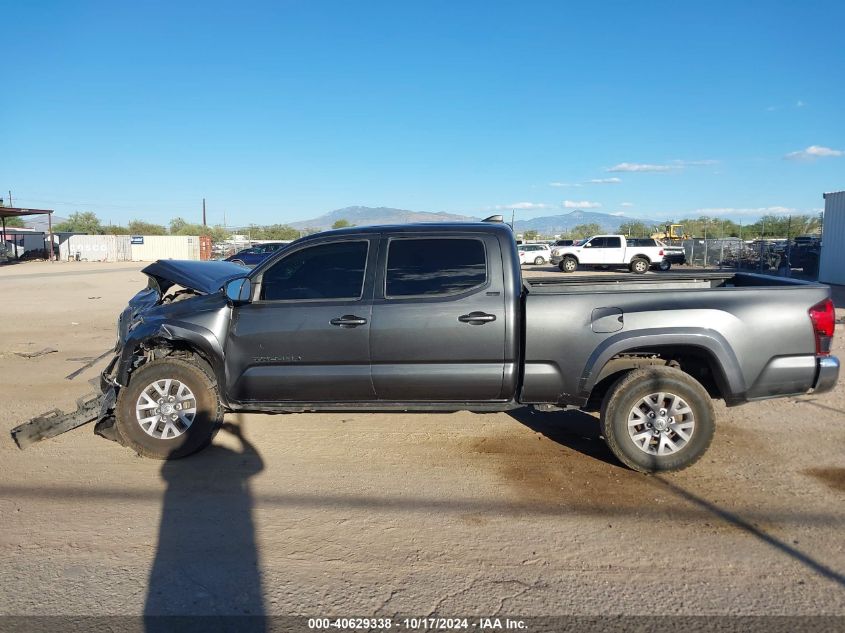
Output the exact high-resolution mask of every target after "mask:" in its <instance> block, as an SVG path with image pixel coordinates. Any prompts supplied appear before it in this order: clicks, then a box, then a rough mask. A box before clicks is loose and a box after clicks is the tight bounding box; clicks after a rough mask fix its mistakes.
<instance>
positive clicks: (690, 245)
mask: <svg viewBox="0 0 845 633" xmlns="http://www.w3.org/2000/svg"><path fill="white" fill-rule="evenodd" d="M680 245H682V246H683V248H684V254H685V256H686V260H687V261H686V263H687V265H689V266H695V267H700V268H711V269H712V268H718V269H732V270H744V271H748V272H759V273H765V274H769V275H779V276H783V277H792V276H797V277H801V278H802V279H812V280H816V279H817V278H818V274H819V253H820V251H821V242H820V240H817V239H799V240H794V241H789V240H755V241H753V242H746V241H743V240H741V239H739V238H735V237H734V238H730V237H729V238H721V239H699V238H694V239H688V240H683V241H682V242H681V243H680Z"/></svg>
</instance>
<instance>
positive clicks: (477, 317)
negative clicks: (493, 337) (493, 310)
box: [458, 312, 496, 325]
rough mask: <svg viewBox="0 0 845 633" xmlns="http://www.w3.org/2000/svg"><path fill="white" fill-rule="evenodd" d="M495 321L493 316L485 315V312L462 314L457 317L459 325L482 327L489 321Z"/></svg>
mask: <svg viewBox="0 0 845 633" xmlns="http://www.w3.org/2000/svg"><path fill="white" fill-rule="evenodd" d="M495 320H496V315H495V314H487V313H486V312H470V313H469V314H462V315H461V316H459V317H458V321H460V322H461V323H469V324H470V325H484V324H485V323H490V321H495Z"/></svg>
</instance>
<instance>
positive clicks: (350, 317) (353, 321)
mask: <svg viewBox="0 0 845 633" xmlns="http://www.w3.org/2000/svg"><path fill="white" fill-rule="evenodd" d="M329 323H331V324H332V325H336V326H338V327H342V328H350V327H358V326H359V325H366V324H367V319H362V318H361V317H359V316H355V315H354V314H344V315H343V316H342V317H336V318H334V319H332V320H331V321H329Z"/></svg>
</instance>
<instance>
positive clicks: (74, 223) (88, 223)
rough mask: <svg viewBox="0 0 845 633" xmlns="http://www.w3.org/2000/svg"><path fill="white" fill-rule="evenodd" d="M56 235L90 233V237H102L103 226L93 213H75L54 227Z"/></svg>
mask: <svg viewBox="0 0 845 633" xmlns="http://www.w3.org/2000/svg"><path fill="white" fill-rule="evenodd" d="M53 231H55V232H56V233H62V232H65V231H66V232H69V233H88V234H89V235H102V234H103V233H104V231H103V225H102V224H100V219H99V218H98V217H97V215H96V214H95V213H92V212H91V211H75V212H74V213H71V214H70V217H69V218H68V219H67V220H65V221H64V222H59V223H58V224H57V225H56V226H54V227H53Z"/></svg>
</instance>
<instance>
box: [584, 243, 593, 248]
mask: <svg viewBox="0 0 845 633" xmlns="http://www.w3.org/2000/svg"><path fill="white" fill-rule="evenodd" d="M583 246H584V248H590V247H591V246H592V244H590V243H589V242H587V243H586V244H584V245H583Z"/></svg>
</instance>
